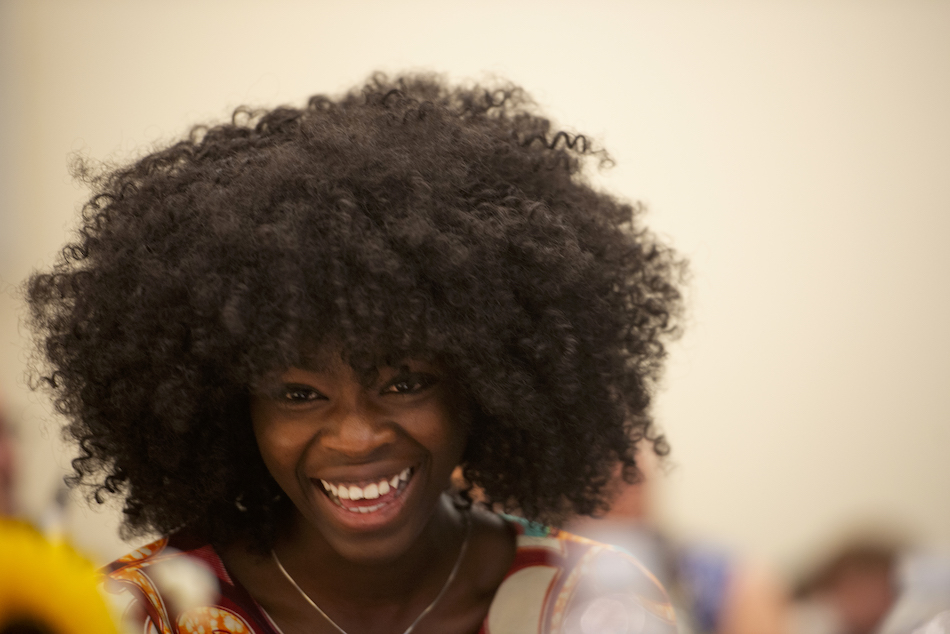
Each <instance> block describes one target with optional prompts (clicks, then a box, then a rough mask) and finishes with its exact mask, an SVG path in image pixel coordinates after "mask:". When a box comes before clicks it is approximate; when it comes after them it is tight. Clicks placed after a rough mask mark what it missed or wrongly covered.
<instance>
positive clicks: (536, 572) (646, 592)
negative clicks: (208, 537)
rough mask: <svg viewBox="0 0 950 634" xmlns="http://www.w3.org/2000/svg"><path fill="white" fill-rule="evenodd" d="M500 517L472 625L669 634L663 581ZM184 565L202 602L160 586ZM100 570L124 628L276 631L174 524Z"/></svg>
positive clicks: (173, 633)
mask: <svg viewBox="0 0 950 634" xmlns="http://www.w3.org/2000/svg"><path fill="white" fill-rule="evenodd" d="M504 517H505V520H506V521H508V522H509V523H510V524H511V525H512V526H513V527H514V529H515V530H516V532H517V551H516V553H515V558H514V562H513V563H512V565H511V568H510V569H509V570H508V573H507V574H506V576H505V579H504V580H503V581H502V583H501V585H500V586H499V588H498V591H497V592H496V593H495V597H494V599H493V600H492V604H491V607H490V608H489V610H488V615H487V616H486V617H485V621H484V622H483V623H482V627H481V629H480V630H479V634H635V633H641V634H675V632H676V626H675V619H674V615H673V608H672V606H671V605H670V602H669V599H668V597H667V595H666V593H665V591H664V590H663V588H662V587H661V586H660V584H659V582H658V581H657V580H656V578H655V577H654V576H653V575H652V574H650V572H649V571H648V570H646V569H645V568H644V567H643V566H642V565H641V564H640V563H639V562H638V561H637V560H636V559H635V558H634V557H633V556H631V555H630V554H628V553H627V552H626V551H624V550H621V549H619V548H616V547H613V546H607V545H605V544H601V543H599V542H595V541H591V540H588V539H584V538H582V537H578V536H576V535H572V534H570V533H567V532H564V531H560V530H558V529H556V528H550V527H547V526H541V525H538V524H532V523H528V522H525V521H524V520H521V519H518V518H514V517H510V516H504ZM188 567H191V568H192V569H194V568H196V567H197V569H198V570H200V571H202V572H203V574H205V575H206V576H208V577H211V576H213V578H214V579H215V580H216V582H217V583H216V585H217V588H216V591H214V592H212V593H210V595H209V596H210V597H211V600H209V601H208V602H207V604H206V605H204V604H202V605H188V606H186V607H185V608H184V609H176V603H177V604H178V605H179V606H180V605H181V602H176V601H175V600H174V596H173V595H174V593H173V592H172V591H171V590H165V591H163V590H162V588H169V587H170V585H174V583H172V584H169V583H168V579H169V577H170V576H175V575H180V574H181V573H182V572H183V568H188ZM208 571H210V573H211V574H208ZM103 572H104V575H105V583H104V589H105V590H106V592H107V593H109V594H111V595H113V597H112V598H114V599H115V602H116V604H117V605H118V606H119V609H120V610H121V611H123V612H124V617H123V618H124V626H125V627H124V628H123V631H125V632H129V633H132V632H134V633H136V634H202V633H203V634H211V633H212V632H213V633H215V634H281V633H280V630H279V629H278V628H277V626H276V625H275V624H274V622H273V621H272V620H271V619H270V617H269V616H268V615H267V613H266V612H264V610H263V609H262V608H261V607H260V606H259V605H258V604H257V602H256V601H254V599H253V598H251V596H250V595H249V594H248V592H247V590H245V589H244V587H243V586H242V585H241V584H240V583H239V582H238V581H237V580H236V579H234V578H233V577H231V575H230V574H228V571H227V570H226V569H225V567H224V564H223V562H222V561H221V558H220V557H219V556H218V554H217V553H216V552H215V550H214V548H213V547H212V546H210V545H208V544H201V543H193V542H190V541H189V540H188V538H187V537H186V536H183V535H181V534H176V535H172V536H171V537H166V538H162V539H159V540H158V541H156V542H153V543H151V544H149V545H147V546H143V547H142V548H139V549H138V550H136V551H134V552H132V553H130V554H128V555H126V556H125V557H122V558H121V559H118V560H116V561H114V562H113V563H111V564H109V565H108V566H106V567H105V569H104V570H103ZM178 592H179V593H180V592H181V590H179V591H178ZM186 593H187V591H186ZM192 596H194V594H192ZM198 596H200V593H198Z"/></svg>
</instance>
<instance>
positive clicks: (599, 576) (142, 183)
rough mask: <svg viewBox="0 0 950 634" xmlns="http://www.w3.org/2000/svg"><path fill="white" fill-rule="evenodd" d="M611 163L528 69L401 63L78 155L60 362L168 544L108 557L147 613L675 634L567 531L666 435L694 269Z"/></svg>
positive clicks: (666, 619)
mask: <svg viewBox="0 0 950 634" xmlns="http://www.w3.org/2000/svg"><path fill="white" fill-rule="evenodd" d="M591 161H593V162H595V163H598V164H600V165H604V164H605V163H607V162H609V157H608V156H607V154H606V153H605V152H604V151H603V150H599V149H596V148H594V147H593V146H592V144H591V143H590V141H589V140H588V139H586V138H585V137H583V136H579V135H578V136H575V135H570V134H566V133H564V132H555V131H553V130H552V126H551V124H550V122H549V121H548V120H547V119H545V118H544V117H543V116H541V115H540V114H538V113H537V110H536V107H535V106H534V105H533V103H532V102H531V101H530V99H528V97H527V96H526V95H525V94H524V93H523V91H521V90H520V89H519V88H517V87H515V86H512V85H507V84H505V85H499V86H491V87H487V88H486V87H479V86H473V87H456V86H450V85H447V84H446V83H444V82H443V81H442V80H440V79H438V78H436V77H431V76H407V77H401V78H397V79H394V80H391V79H389V78H386V77H383V76H374V77H373V78H372V79H371V80H370V81H369V82H368V83H367V84H366V85H365V86H362V87H360V88H359V89H355V90H353V91H352V92H350V93H348V94H346V95H344V96H342V97H339V98H328V97H324V96H316V97H313V98H312V99H311V100H310V101H309V103H308V105H307V106H306V107H305V108H291V107H280V108H275V109H273V110H262V111H256V110H250V109H244V108H242V109H239V110H238V111H237V112H236V113H235V114H234V117H233V120H232V121H231V122H229V123H226V124H221V125H215V126H211V127H198V128H195V129H194V130H193V131H192V133H191V134H190V135H189V136H188V138H186V139H185V140H183V141H180V142H179V143H176V144H174V145H172V146H171V147H168V148H166V149H163V150H160V151H157V152H155V153H153V154H150V155H148V156H145V157H144V158H142V159H140V160H138V161H137V162H135V163H132V164H131V165H129V166H126V167H123V168H120V169H117V170H114V171H106V172H101V173H96V172H95V170H93V169H91V168H83V169H81V170H80V173H81V174H82V175H83V176H84V177H85V178H86V179H87V182H88V183H89V184H90V185H91V186H92V188H93V190H94V195H93V197H92V198H91V200H90V202H89V203H88V204H87V205H86V207H85V208H84V210H83V215H82V224H81V227H80V230H79V236H78V238H77V239H76V240H75V241H74V242H73V243H71V244H69V245H67V246H66V247H65V248H64V249H63V252H62V256H61V258H60V260H59V262H58V263H57V264H56V265H55V267H54V268H53V270H52V271H50V272H47V273H39V274H36V275H34V276H33V278H32V279H31V280H30V282H29V287H28V295H29V299H30V302H31V308H32V325H33V327H34V329H35V331H36V333H37V335H38V343H39V350H40V352H41V357H43V359H44V361H43V362H42V363H40V364H38V365H37V370H36V373H37V376H38V377H42V378H45V379H46V383H47V385H48V386H49V388H50V390H51V392H52V394H53V397H54V400H55V403H56V405H57V407H58V409H59V410H60V411H61V412H62V413H64V414H65V415H67V416H68V417H69V419H70V421H71V422H70V425H69V428H68V431H69V433H70V434H71V435H72V436H73V437H74V438H75V439H76V440H77V441H78V444H79V447H80V451H81V453H80V457H79V458H78V459H77V460H76V461H75V463H74V466H75V470H76V473H75V476H74V478H73V480H74V484H77V485H86V486H88V487H91V491H92V493H93V495H94V497H95V499H96V500H97V501H102V500H103V499H104V498H106V497H108V496H110V495H118V496H121V497H122V499H123V500H124V509H123V510H124V513H125V529H126V530H127V531H128V532H129V533H130V534H131V533H148V532H157V533H159V534H161V535H164V536H163V537H162V538H161V539H160V540H158V541H156V542H154V543H153V544H151V545H149V546H147V547H145V548H143V549H140V550H138V551H136V552H134V553H132V554H130V555H128V556H126V557H124V558H122V559H120V560H119V561H117V562H115V563H113V564H112V565H110V566H109V567H108V569H107V579H108V584H107V587H108V588H109V589H110V590H112V591H113V592H115V593H116V594H117V596H118V597H120V598H124V599H125V600H126V601H128V603H129V609H128V612H127V617H128V619H129V620H130V623H132V625H131V627H132V628H133V630H134V631H138V632H142V631H146V632H152V631H155V632H163V633H164V632H200V631H205V632H208V631H215V632H232V633H237V632H255V633H266V634H274V633H276V632H283V634H292V633H294V632H310V633H312V632H317V633H320V632H336V633H339V632H364V633H392V634H399V633H404V634H405V633H409V632H417V634H418V633H419V632H439V633H442V634H444V633H449V634H452V633H457V634H473V633H484V634H489V633H491V634H505V633H508V634H521V633H523V632H529V631H530V632H541V633H556V632H564V633H569V632H570V633H573V632H598V633H607V632H625V631H629V632H634V631H643V632H670V631H673V630H672V628H673V616H672V611H671V609H670V607H669V604H668V602H667V600H666V596H665V594H664V592H663V590H662V588H660V586H659V585H658V584H657V583H656V582H655V580H654V579H653V577H652V576H651V575H650V574H649V573H648V572H647V571H645V570H644V569H643V568H642V567H641V566H640V565H639V563H638V562H637V561H636V560H634V559H633V558H632V557H630V556H629V555H627V554H624V553H622V552H620V551H617V550H615V549H612V548H610V547H607V546H603V545H601V544H597V543H594V542H590V541H587V540H583V539H580V538H577V537H574V536H571V535H569V534H567V533H563V532H560V531H559V530H558V529H556V528H553V527H551V526H547V525H545V524H555V525H556V524H557V523H558V522H559V521H561V520H563V519H564V518H566V517H567V516H570V515H572V514H577V513H580V514H589V513H595V512H598V511H601V510H604V509H605V508H606V507H607V506H608V504H609V499H608V491H609V487H608V482H609V481H610V479H611V474H612V472H613V470H614V468H615V466H616V464H617V463H618V462H619V463H621V464H622V465H623V468H624V473H625V476H626V477H627V478H628V479H630V480H633V479H635V478H636V477H637V475H638V472H637V468H636V455H635V446H636V445H637V443H638V442H640V441H642V440H644V439H647V440H649V441H652V443H653V447H654V449H655V450H656V451H657V452H658V453H664V452H665V450H666V447H665V444H664V442H663V439H662V438H661V437H659V436H657V435H656V434H655V433H654V431H653V428H652V425H651V421H650V418H649V415H648V412H647V409H648V405H649V402H650V394H651V390H652V387H653V382H654V380H655V379H656V377H657V375H658V373H659V370H660V365H661V361H662V359H663V357H664V355H665V353H664V347H663V343H662V341H663V338H664V337H666V336H669V335H671V334H673V333H675V331H676V319H675V318H676V316H677V314H678V310H679V299H680V296H679V293H678V291H677V284H678V281H679V276H680V273H681V269H682V263H681V262H680V261H678V260H677V258H676V257H675V255H674V254H673V253H672V251H671V250H669V249H668V248H666V247H664V246H663V245H661V244H659V243H658V242H657V241H656V240H655V239H654V238H653V237H652V236H651V234H650V233H649V232H648V231H647V230H646V229H645V228H644V227H643V226H642V224H641V222H640V215H639V210H638V209H637V208H636V207H633V206H631V205H628V204H625V203H623V202H621V201H619V200H617V199H616V198H614V197H612V196H610V195H608V194H605V193H602V192H598V191H596V190H594V189H593V188H592V187H591V186H590V185H589V183H588V182H587V180H586V178H585V176H584V167H585V165H586V164H587V163H588V162H591ZM457 470H458V471H457ZM454 472H456V473H460V474H461V476H460V478H461V480H462V481H463V482H464V484H463V485H461V486H457V487H453V486H452V484H451V482H452V477H453V473H454ZM476 486H477V487H478V488H479V491H480V496H483V498H482V497H480V499H484V502H482V503H478V504H475V503H473V502H472V496H471V495H470V492H471V490H472V489H473V488H474V487H476ZM502 511H507V512H514V513H517V514H518V516H519V517H515V516H513V515H505V514H501V512H502ZM535 522H540V523H535ZM182 562H191V563H198V564H200V567H201V568H202V569H203V570H210V571H212V572H213V575H214V577H215V578H216V579H217V580H218V583H219V589H218V592H217V594H216V595H215V597H214V598H213V599H210V600H207V601H203V602H200V604H197V605H192V604H191V603H189V602H188V601H187V600H180V599H176V596H177V595H176V594H175V593H174V592H172V591H171V590H170V589H169V584H168V583H166V582H167V580H168V579H169V578H171V577H174V576H175V572H174V571H175V570H178V569H179V566H180V564H181V563H182ZM172 585H173V584H172ZM202 628H203V629H202Z"/></svg>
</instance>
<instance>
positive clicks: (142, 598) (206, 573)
mask: <svg viewBox="0 0 950 634" xmlns="http://www.w3.org/2000/svg"><path fill="white" fill-rule="evenodd" d="M101 572H102V575H103V590H104V591H105V593H106V594H107V595H108V596H109V597H110V598H111V599H112V602H113V603H114V604H115V605H116V607H117V608H118V610H119V611H120V613H121V614H122V621H123V631H128V632H142V633H143V634H192V633H195V634H198V633H200V632H205V633H207V632H221V633H222V634H276V631H275V630H274V629H273V628H272V627H271V625H270V623H268V622H267V617H266V615H264V614H263V613H262V611H261V610H260V608H258V607H257V604H256V603H255V602H254V600H253V599H252V598H251V597H250V595H249V594H248V593H247V591H246V590H244V588H243V587H242V586H241V585H240V584H238V583H237V582H236V581H235V580H233V579H232V578H231V576H230V575H229V574H228V571H227V570H226V569H225V567H224V563H223V562H222V561H221V558H220V557H219V556H218V554H217V552H216V551H215V550H214V547H212V546H211V545H210V544H201V543H195V542H193V541H192V540H190V539H189V538H188V537H187V536H185V535H174V536H172V537H163V538H161V539H159V540H156V541H154V542H152V543H151V544H148V545H146V546H142V547H141V548H138V549H136V550H134V551H132V552H131V553H129V554H127V555H125V556H123V557H121V558H119V559H117V560H115V561H114V562H112V563H111V564H108V565H107V566H105V567H104V568H103V569H102V571H101Z"/></svg>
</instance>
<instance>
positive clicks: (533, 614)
mask: <svg viewBox="0 0 950 634" xmlns="http://www.w3.org/2000/svg"><path fill="white" fill-rule="evenodd" d="M504 519H505V520H506V521H507V522H508V523H509V524H510V525H511V526H512V528H513V529H514V530H515V532H516V542H517V549H516V553H515V558H514V561H513V562H512V565H511V567H510V568H509V570H508V573H507V575H506V576H505V579H504V581H502V583H501V585H500V586H499V588H498V591H497V592H496V594H495V598H494V600H493V601H492V605H491V609H490V610H489V613H488V618H487V619H486V621H485V625H486V627H485V628H484V630H483V632H484V634H516V633H521V632H528V631H534V632H537V631H541V632H546V633H547V632H550V633H551V634H562V633H563V634H575V633H577V634H580V633H585V634H586V633H587V632H613V631H616V632H650V633H656V634H660V633H664V634H666V633H674V632H675V631H676V626H675V617H674V614H673V607H672V605H671V604H670V600H669V597H668V596H667V594H666V591H665V590H664V589H663V586H662V585H661V584H660V583H659V581H657V579H656V577H655V576H654V575H653V574H652V573H650V571H649V570H647V569H646V568H644V567H643V565H642V564H641V563H640V562H639V561H638V560H637V559H636V558H635V557H634V556H633V555H631V554H630V553H628V552H626V551H625V550H623V549H621V548H617V547H615V546H609V545H607V544H602V543H600V542H595V541H593V540H590V539H586V538H583V537H579V536H577V535H573V534H571V533H568V532H565V531H561V530H559V529H557V528H553V527H550V526H544V525H540V524H535V523H532V522H527V521H525V520H523V519H520V518H515V517H511V516H504Z"/></svg>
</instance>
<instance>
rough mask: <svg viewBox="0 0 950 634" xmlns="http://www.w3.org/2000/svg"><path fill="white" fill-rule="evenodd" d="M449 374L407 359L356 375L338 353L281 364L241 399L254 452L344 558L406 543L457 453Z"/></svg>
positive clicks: (426, 516) (432, 505)
mask: <svg viewBox="0 0 950 634" xmlns="http://www.w3.org/2000/svg"><path fill="white" fill-rule="evenodd" d="M453 396H454V395H453V390H452V386H451V384H450V381H449V378H448V377H447V376H445V373H444V372H443V370H442V369H441V368H440V367H439V366H438V365H436V364H434V363H431V362H427V361H420V360H407V361H404V362H401V363H400V364H398V367H381V368H379V369H378V376H377V377H376V379H375V380H373V381H372V382H371V383H369V384H366V382H365V381H363V382H361V381H360V380H359V377H358V376H357V374H356V372H355V371H354V370H353V368H352V367H350V366H349V365H347V364H346V363H345V362H343V361H342V359H341V358H340V356H339V355H330V354H326V355H323V357H322V362H321V363H319V364H317V366H316V367H314V368H311V369H301V368H291V369H289V370H287V371H286V372H284V373H283V374H282V375H281V376H280V377H279V380H278V381H277V383H276V385H275V386H274V387H270V388H266V389H264V390H261V391H259V392H258V393H257V394H256V395H255V396H254V397H253V398H252V401H251V419H252V421H253V425H254V433H255V435H256V437H257V444H258V447H259V448H260V452H261V456H262V457H263V459H264V463H265V464H266V465H267V468H268V470H269V471H270V473H271V475H272V476H273V477H274V479H275V480H276V481H277V483H278V484H279V485H280V487H281V488H282V489H283V491H284V492H285V493H286V494H287V496H288V497H289V498H290V499H291V500H292V501H293V503H294V505H295V506H296V508H297V511H298V512H299V514H300V516H302V518H303V520H304V521H305V527H306V526H311V527H313V528H316V530H317V531H318V532H319V533H320V535H322V537H323V538H324V539H325V540H326V542H327V543H328V544H329V545H330V546H331V547H332V548H333V549H334V550H335V551H336V552H337V553H339V554H340V555H341V556H343V557H344V558H346V559H349V560H351V561H371V560H375V561H381V560H386V559H391V558H394V557H397V556H399V555H400V554H402V553H404V552H406V550H407V549H408V548H409V547H410V546H411V545H412V544H413V543H414V541H415V540H416V539H418V538H419V536H420V535H421V534H422V532H423V530H424V529H425V527H426V526H427V524H428V523H429V521H430V519H431V518H432V517H433V514H434V513H435V511H436V508H437V505H438V503H439V499H440V497H441V494H442V493H443V491H445V489H446V487H447V486H448V484H449V478H450V475H451V473H452V470H453V469H454V467H455V466H456V465H457V464H458V462H459V461H460V460H461V457H462V452H463V451H464V448H465V438H466V435H467V430H466V429H465V425H464V424H462V422H461V419H460V416H459V415H458V408H457V407H456V406H455V399H454V398H453Z"/></svg>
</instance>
